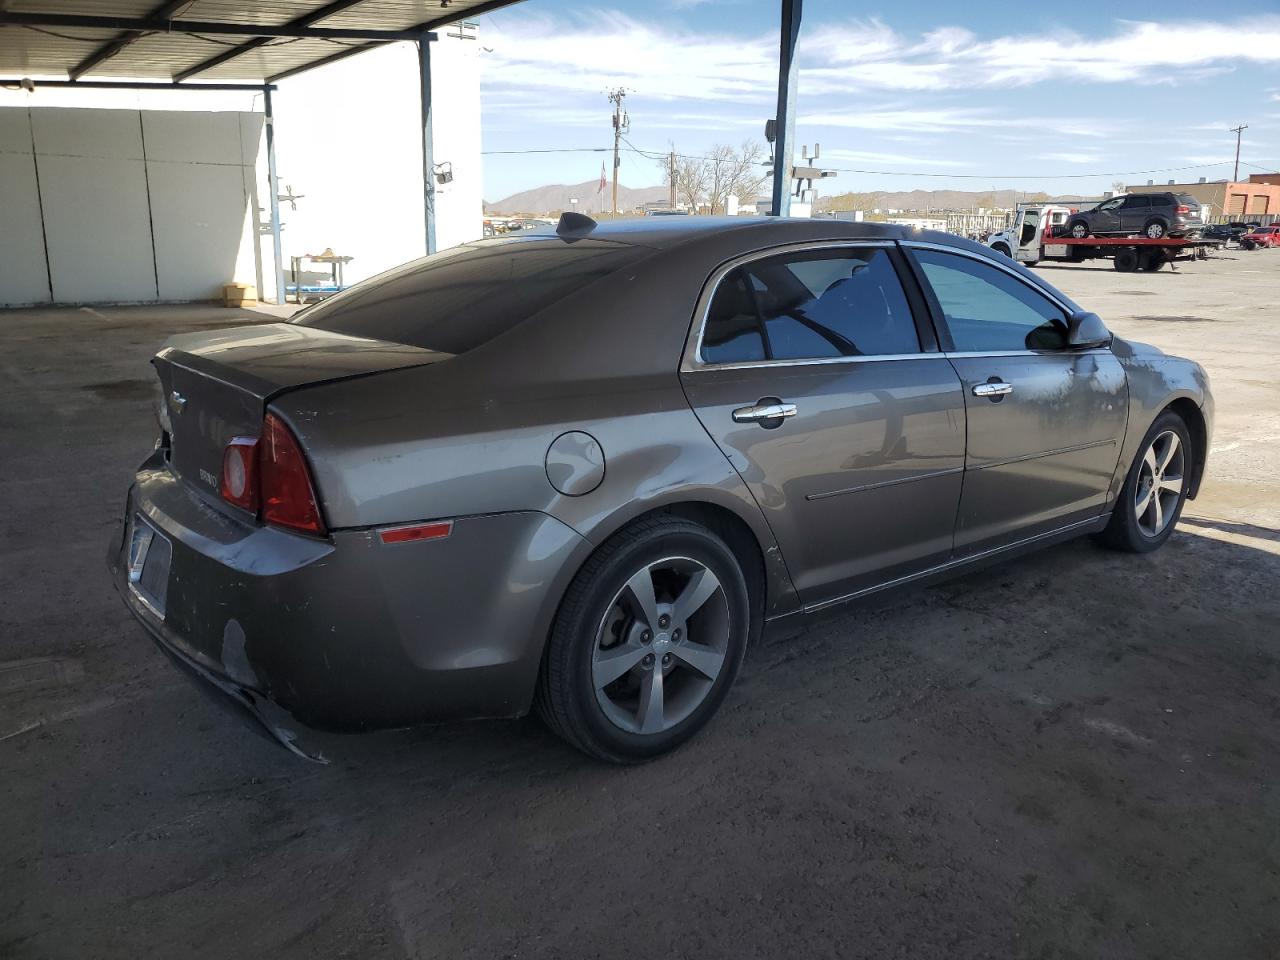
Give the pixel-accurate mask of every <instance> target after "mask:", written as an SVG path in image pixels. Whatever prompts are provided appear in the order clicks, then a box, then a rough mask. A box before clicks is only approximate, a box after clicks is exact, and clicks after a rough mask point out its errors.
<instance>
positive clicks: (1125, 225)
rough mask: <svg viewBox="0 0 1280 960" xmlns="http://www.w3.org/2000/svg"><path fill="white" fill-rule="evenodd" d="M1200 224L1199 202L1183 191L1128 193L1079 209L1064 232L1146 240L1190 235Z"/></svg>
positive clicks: (1087, 235)
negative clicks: (1141, 237)
mask: <svg viewBox="0 0 1280 960" xmlns="http://www.w3.org/2000/svg"><path fill="white" fill-rule="evenodd" d="M1203 228H1204V220H1203V219H1202V218H1201V216H1200V203H1199V201H1197V200H1196V198H1195V197H1192V196H1190V195H1189V194H1185V193H1130V194H1126V195H1125V196H1120V197H1112V198H1111V199H1110V200H1104V201H1103V202H1102V203H1100V204H1098V205H1097V206H1096V207H1094V208H1093V209H1092V210H1082V211H1081V212H1079V213H1077V214H1074V215H1073V216H1072V217H1071V219H1070V220H1069V221H1068V222H1067V234H1068V235H1069V236H1072V237H1075V238H1077V239H1081V238H1084V237H1090V236H1093V237H1129V236H1136V235H1141V236H1144V237H1147V238H1148V239H1150V240H1160V239H1162V238H1164V237H1183V236H1194V235H1195V234H1197V233H1199V232H1200V231H1201V230H1202V229H1203Z"/></svg>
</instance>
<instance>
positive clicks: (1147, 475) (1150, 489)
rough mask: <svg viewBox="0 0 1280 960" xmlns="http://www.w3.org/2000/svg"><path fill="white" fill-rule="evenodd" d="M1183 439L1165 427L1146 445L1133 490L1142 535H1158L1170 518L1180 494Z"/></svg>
mask: <svg viewBox="0 0 1280 960" xmlns="http://www.w3.org/2000/svg"><path fill="white" fill-rule="evenodd" d="M1183 452H1184V451H1183V449H1182V441H1181V440H1179V439H1178V435H1177V434H1176V433H1174V432H1173V431H1172V430H1166V431H1164V433H1161V434H1160V435H1159V436H1157V437H1156V438H1155V439H1154V440H1152V441H1151V443H1150V445H1149V446H1148V447H1147V450H1146V453H1144V454H1143V455H1142V467H1141V469H1140V470H1139V472H1138V483H1137V486H1136V487H1135V489H1134V502H1133V512H1134V516H1135V517H1136V518H1137V521H1138V529H1139V530H1141V531H1142V533H1143V535H1144V536H1147V537H1157V536H1159V535H1160V534H1161V533H1163V532H1164V529H1165V528H1166V527H1167V526H1169V524H1170V523H1171V522H1172V520H1173V515H1174V513H1175V512H1176V511H1177V509H1178V501H1179V499H1180V498H1181V497H1182V485H1183V467H1184V463H1185V459H1184V456H1183Z"/></svg>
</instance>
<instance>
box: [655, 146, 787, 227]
mask: <svg viewBox="0 0 1280 960" xmlns="http://www.w3.org/2000/svg"><path fill="white" fill-rule="evenodd" d="M672 151H673V152H674V151H675V148H674V147H672ZM764 159H765V155H764V149H763V148H762V147H761V146H760V145H759V144H758V143H753V142H752V141H750V140H747V141H745V142H744V143H743V144H742V146H741V147H739V148H737V149H735V148H734V147H731V146H727V145H725V144H716V145H715V146H714V147H712V148H711V150H710V151H709V152H708V154H707V156H705V157H689V156H681V155H680V154H678V153H677V154H676V161H675V164H674V165H668V167H667V170H666V172H665V173H664V174H663V182H664V183H665V184H667V185H668V186H670V185H671V181H672V177H673V176H674V178H675V187H676V202H678V203H682V204H684V205H685V206H687V207H688V208H689V210H690V211H691V212H693V213H697V212H698V211H699V210H700V209H701V208H702V207H704V206H705V207H706V208H707V212H708V213H725V212H727V210H728V205H729V197H730V196H736V197H737V198H738V200H739V201H740V202H742V203H744V204H749V205H750V204H754V203H755V199H756V196H757V194H759V192H760V190H761V188H762V187H763V186H764V182H765V181H766V180H767V179H768V178H769V174H768V170H767V169H766V167H765V166H764Z"/></svg>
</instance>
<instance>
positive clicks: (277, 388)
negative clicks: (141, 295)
mask: <svg viewBox="0 0 1280 960" xmlns="http://www.w3.org/2000/svg"><path fill="white" fill-rule="evenodd" d="M449 356H450V354H447V353H438V352H436V351H432V350H424V349H422V348H419V347H412V346H407V345H405V344H399V343H389V342H387V341H384V340H372V339H367V338H364V337H353V336H348V335H346V334H341V333H332V332H330V331H327V330H320V329H317V328H314V327H301V326H297V325H295V324H289V323H271V324H255V325H253V326H247V327H233V328H231V329H228V330H218V331H215V332H209V333H189V334H180V335H178V336H175V337H172V338H170V339H169V340H167V341H166V342H165V344H164V346H163V347H162V348H161V349H160V352H159V353H157V354H156V356H155V358H154V359H153V360H152V364H153V365H154V366H155V368H156V374H157V376H158V377H159V380H160V389H161V391H162V394H161V397H160V400H159V403H160V405H161V411H160V422H161V424H162V426H164V428H165V430H166V432H167V433H168V435H169V465H170V468H171V469H172V470H173V472H174V473H175V474H177V475H178V476H179V477H182V478H183V479H184V480H186V481H188V482H189V483H190V484H191V485H192V486H193V487H194V488H195V489H196V490H198V491H200V493H201V494H203V495H205V496H206V497H207V498H209V499H213V500H217V501H219V502H220V501H221V496H220V494H219V484H220V480H221V475H222V456H223V451H224V450H225V449H226V446H227V443H228V442H229V441H230V440H231V439H232V438H234V437H241V436H244V437H256V436H258V435H259V434H260V433H261V432H262V418H263V416H264V414H265V412H266V406H267V404H268V403H269V402H270V401H271V400H272V399H273V398H274V397H277V396H279V395H280V394H282V393H285V392H287V391H289V390H294V389H297V388H299V387H304V386H312V385H314V384H318V383H329V382H332V381H335V380H345V379H349V378H351V377H359V376H366V375H368V374H372V373H379V372H382V371H386V370H398V369H402V368H404V367H416V366H423V365H425V364H430V363H436V362H438V361H440V360H445V359H448V358H449Z"/></svg>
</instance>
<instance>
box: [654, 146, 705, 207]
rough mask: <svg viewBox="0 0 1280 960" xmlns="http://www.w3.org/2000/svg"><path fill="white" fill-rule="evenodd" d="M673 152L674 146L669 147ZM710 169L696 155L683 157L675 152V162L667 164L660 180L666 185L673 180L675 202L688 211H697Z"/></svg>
mask: <svg viewBox="0 0 1280 960" xmlns="http://www.w3.org/2000/svg"><path fill="white" fill-rule="evenodd" d="M671 151H672V153H675V146H674V145H673V146H672V148H671ZM709 177H710V170H709V169H708V167H707V162H706V161H705V160H703V159H701V158H697V157H683V156H681V155H680V154H678V153H676V156H675V163H674V164H673V165H667V167H666V169H665V172H664V173H663V177H662V182H663V183H664V184H666V185H667V186H668V187H670V186H671V184H672V179H673V178H674V180H675V188H676V189H675V194H676V203H681V204H684V205H685V206H686V207H688V208H689V212H690V213H697V212H698V207H699V205H700V204H701V203H702V201H703V198H704V197H705V196H706V195H707V182H708V180H709Z"/></svg>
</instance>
